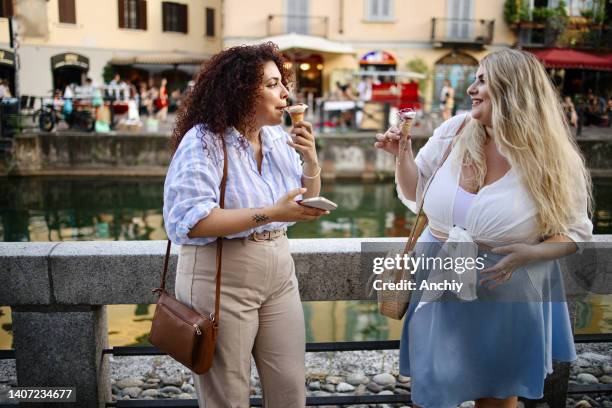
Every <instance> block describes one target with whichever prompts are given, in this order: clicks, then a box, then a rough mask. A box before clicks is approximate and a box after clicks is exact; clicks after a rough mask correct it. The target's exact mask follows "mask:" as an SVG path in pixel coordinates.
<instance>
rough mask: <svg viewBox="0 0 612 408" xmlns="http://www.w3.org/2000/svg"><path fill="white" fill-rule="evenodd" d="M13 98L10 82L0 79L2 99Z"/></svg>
mask: <svg viewBox="0 0 612 408" xmlns="http://www.w3.org/2000/svg"><path fill="white" fill-rule="evenodd" d="M11 97H12V95H11V89H10V88H9V85H8V81H7V80H6V79H0V99H2V98H11Z"/></svg>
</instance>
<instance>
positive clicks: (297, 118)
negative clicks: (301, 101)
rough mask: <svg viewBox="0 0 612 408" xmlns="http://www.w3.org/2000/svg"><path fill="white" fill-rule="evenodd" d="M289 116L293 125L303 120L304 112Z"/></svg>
mask: <svg viewBox="0 0 612 408" xmlns="http://www.w3.org/2000/svg"><path fill="white" fill-rule="evenodd" d="M289 116H291V123H293V124H294V125H295V124H296V123H298V122H300V121H302V120H304V112H296V113H290V114H289Z"/></svg>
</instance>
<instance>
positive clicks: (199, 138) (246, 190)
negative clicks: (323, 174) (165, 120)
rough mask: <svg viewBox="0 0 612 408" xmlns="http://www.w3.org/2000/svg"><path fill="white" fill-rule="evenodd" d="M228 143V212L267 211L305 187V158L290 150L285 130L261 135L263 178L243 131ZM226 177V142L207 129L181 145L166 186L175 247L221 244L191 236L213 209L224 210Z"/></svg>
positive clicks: (196, 129) (234, 132) (196, 131)
mask: <svg viewBox="0 0 612 408" xmlns="http://www.w3.org/2000/svg"><path fill="white" fill-rule="evenodd" d="M225 140H226V146H227V155H228V169H227V186H226V190H225V208H227V209H231V208H261V207H266V206H269V205H272V204H274V203H275V202H276V201H277V200H278V199H280V198H281V197H282V196H284V195H285V194H286V193H288V192H289V191H291V190H293V189H296V188H299V187H302V181H301V179H302V164H301V159H300V156H299V154H298V153H297V152H296V151H295V150H294V149H293V148H292V147H291V146H289V145H288V144H287V141H288V140H290V136H289V135H288V134H287V132H285V131H284V129H283V128H282V127H281V126H264V127H263V128H262V129H261V142H262V153H263V161H262V163H261V174H259V171H258V170H257V162H256V161H255V157H254V153H253V149H252V148H251V146H250V144H248V142H247V141H246V140H245V139H244V137H243V136H242V135H241V134H240V133H239V132H238V131H237V130H235V129H233V128H232V129H228V130H227V132H226V138H225ZM245 146H246V148H245ZM222 176H223V149H222V146H221V141H220V140H219V138H218V137H215V136H213V134H211V133H210V132H209V131H208V130H206V127H205V126H202V125H198V126H194V127H193V128H192V129H191V130H189V131H188V132H187V133H186V134H185V136H184V137H183V139H182V141H181V143H180V144H179V147H178V149H177V150H176V153H175V154H174V157H173V158H172V162H171V163H170V167H169V168H168V173H167V175H166V182H165V183H164V225H165V228H166V232H167V234H168V238H169V239H170V240H171V241H172V242H174V243H176V244H188V245H206V244H209V243H211V242H213V241H215V240H216V237H210V238H189V237H188V236H187V234H188V233H189V231H190V229H191V228H192V227H193V226H194V225H196V224H197V223H198V221H200V220H201V219H203V218H206V217H207V216H208V214H210V212H211V211H212V209H213V208H218V207H219V199H220V188H219V187H220V184H221V177H222ZM298 198H299V197H298ZM293 224H294V223H286V222H273V223H270V224H266V225H262V226H260V227H257V228H254V229H249V230H247V231H242V232H239V233H237V234H232V235H228V236H227V238H239V237H245V236H247V235H249V234H251V233H252V232H262V231H271V230H275V229H279V228H286V227H287V226H289V225H293Z"/></svg>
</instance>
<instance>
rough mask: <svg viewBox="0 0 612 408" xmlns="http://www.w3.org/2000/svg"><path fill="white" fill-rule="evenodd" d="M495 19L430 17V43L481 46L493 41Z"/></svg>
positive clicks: (450, 45)
mask: <svg viewBox="0 0 612 408" xmlns="http://www.w3.org/2000/svg"><path fill="white" fill-rule="evenodd" d="M494 28H495V20H466V19H456V18H432V19H431V43H432V45H433V46H434V47H437V48H443V47H467V48H476V49H480V48H483V47H484V46H485V45H489V44H491V42H492V41H493V30H494Z"/></svg>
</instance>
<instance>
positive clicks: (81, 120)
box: [33, 98, 96, 132]
mask: <svg viewBox="0 0 612 408" xmlns="http://www.w3.org/2000/svg"><path fill="white" fill-rule="evenodd" d="M40 99H41V103H40V108H39V109H38V110H36V111H35V112H34V117H33V119H34V121H38V127H39V128H40V130H42V131H45V132H51V131H52V130H53V129H54V128H55V126H57V124H58V123H59V122H60V121H62V120H63V121H65V122H66V123H67V124H68V126H69V127H70V128H71V129H77V130H82V131H85V132H92V131H93V130H94V127H95V124H96V121H95V118H94V117H93V115H92V111H91V101H85V100H75V101H74V102H73V101H72V100H61V101H58V100H56V99H49V98H40ZM67 104H70V108H69V109H68V107H67Z"/></svg>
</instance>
